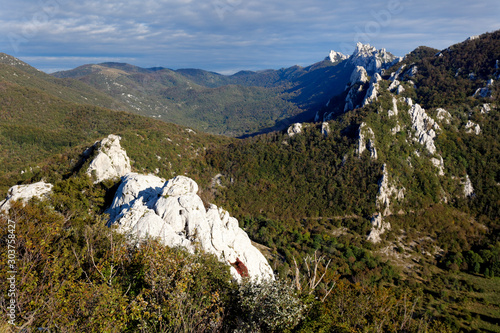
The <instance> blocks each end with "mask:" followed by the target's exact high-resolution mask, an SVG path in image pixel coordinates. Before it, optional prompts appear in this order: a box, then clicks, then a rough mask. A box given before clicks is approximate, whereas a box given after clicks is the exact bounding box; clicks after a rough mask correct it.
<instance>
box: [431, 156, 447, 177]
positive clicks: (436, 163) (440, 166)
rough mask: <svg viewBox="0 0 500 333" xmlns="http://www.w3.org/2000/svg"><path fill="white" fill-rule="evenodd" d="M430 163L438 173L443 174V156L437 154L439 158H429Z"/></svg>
mask: <svg viewBox="0 0 500 333" xmlns="http://www.w3.org/2000/svg"><path fill="white" fill-rule="evenodd" d="M431 163H432V164H433V165H434V166H435V167H436V168H438V175H440V176H444V161H443V157H442V156H439V158H435V157H433V158H431Z"/></svg>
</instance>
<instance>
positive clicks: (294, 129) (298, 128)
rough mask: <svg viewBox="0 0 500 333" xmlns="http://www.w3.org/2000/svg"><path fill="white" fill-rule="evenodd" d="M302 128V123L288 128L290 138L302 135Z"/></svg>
mask: <svg viewBox="0 0 500 333" xmlns="http://www.w3.org/2000/svg"><path fill="white" fill-rule="evenodd" d="M302 128H303V126H302V124H301V123H295V124H293V125H291V126H290V127H288V130H287V133H288V136H290V137H292V136H294V135H295V134H300V133H302Z"/></svg>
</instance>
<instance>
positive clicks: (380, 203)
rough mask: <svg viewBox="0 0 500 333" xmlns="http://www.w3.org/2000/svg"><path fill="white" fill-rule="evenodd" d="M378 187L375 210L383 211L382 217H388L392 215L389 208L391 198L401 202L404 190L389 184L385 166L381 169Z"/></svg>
mask: <svg viewBox="0 0 500 333" xmlns="http://www.w3.org/2000/svg"><path fill="white" fill-rule="evenodd" d="M378 185H379V188H378V193H377V199H376V201H377V208H378V209H380V210H383V214H384V215H390V214H392V212H391V207H390V206H391V200H392V198H393V197H394V196H395V197H396V199H397V200H403V199H404V192H405V189H404V188H400V189H398V188H397V187H396V186H395V185H393V184H391V182H390V181H389V173H388V171H387V165H386V164H384V165H383V167H382V178H381V179H380V181H379V184H378Z"/></svg>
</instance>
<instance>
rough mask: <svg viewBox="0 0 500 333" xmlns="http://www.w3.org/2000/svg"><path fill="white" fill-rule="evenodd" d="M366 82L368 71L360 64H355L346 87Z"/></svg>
mask: <svg viewBox="0 0 500 333" xmlns="http://www.w3.org/2000/svg"><path fill="white" fill-rule="evenodd" d="M366 82H368V73H367V72H366V69H365V68H364V67H362V66H356V68H355V69H354V70H353V71H352V74H351V78H350V79H349V84H348V87H349V86H353V85H355V84H356V83H366ZM346 88H347V87H346Z"/></svg>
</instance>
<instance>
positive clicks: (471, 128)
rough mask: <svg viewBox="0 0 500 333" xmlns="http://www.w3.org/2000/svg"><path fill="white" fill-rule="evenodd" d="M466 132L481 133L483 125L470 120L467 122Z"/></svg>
mask: <svg viewBox="0 0 500 333" xmlns="http://www.w3.org/2000/svg"><path fill="white" fill-rule="evenodd" d="M465 132H467V133H469V134H472V133H473V134H475V135H479V134H481V127H480V126H479V125H478V124H476V123H474V122H472V121H470V120H469V121H468V122H467V124H465Z"/></svg>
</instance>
